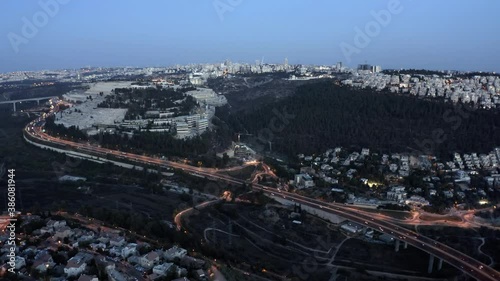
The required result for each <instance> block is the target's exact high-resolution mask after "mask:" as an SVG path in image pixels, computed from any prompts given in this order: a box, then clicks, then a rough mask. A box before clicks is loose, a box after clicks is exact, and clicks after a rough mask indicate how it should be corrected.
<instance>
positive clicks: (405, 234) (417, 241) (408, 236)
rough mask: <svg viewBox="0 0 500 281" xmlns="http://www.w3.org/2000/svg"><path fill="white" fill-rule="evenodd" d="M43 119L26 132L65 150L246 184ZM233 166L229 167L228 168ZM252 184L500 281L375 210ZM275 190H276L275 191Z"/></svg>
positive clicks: (482, 277) (491, 280)
mask: <svg viewBox="0 0 500 281" xmlns="http://www.w3.org/2000/svg"><path fill="white" fill-rule="evenodd" d="M43 126H44V120H43V119H41V118H40V119H37V120H34V121H32V122H30V123H29V124H28V125H27V126H26V127H25V128H24V133H25V134H26V135H28V136H29V137H30V138H31V139H32V140H38V141H42V142H43V143H47V142H49V143H53V144H58V145H63V146H65V147H66V149H65V150H70V151H74V150H76V151H78V152H80V153H84V154H85V153H87V154H89V153H91V154H90V155H92V156H95V155H96V154H97V155H100V156H101V157H105V156H106V155H113V156H115V157H117V158H122V159H126V160H128V161H132V162H137V163H141V164H149V165H154V166H157V167H161V168H167V167H172V168H176V169H181V170H183V171H187V172H190V173H192V174H193V175H197V176H202V177H205V178H208V179H213V180H222V181H226V182H229V183H233V184H243V183H245V182H246V181H244V180H240V179H236V178H233V177H231V176H228V175H223V174H219V173H218V172H220V171H224V170H216V169H210V168H198V167H193V166H189V165H186V164H183V163H178V162H173V161H167V160H163V159H160V158H155V157H149V156H144V155H137V154H132V153H125V152H120V151H116V150H110V149H106V148H101V147H95V146H91V145H90V144H86V143H76V142H71V141H66V140H62V139H59V138H55V137H52V136H49V135H48V134H45V133H44V132H43ZM227 170H230V169H227ZM252 188H253V189H254V190H256V191H262V192H263V193H264V194H266V195H267V196H270V197H276V196H278V197H282V198H283V199H285V200H288V201H290V202H292V203H300V204H303V205H306V206H310V207H312V208H315V209H317V210H322V211H325V212H328V213H332V214H336V215H339V216H341V217H343V218H346V219H348V220H351V221H354V222H358V223H361V224H365V225H366V226H368V227H371V228H373V229H377V230H379V231H382V232H386V233H389V234H391V235H394V236H395V237H397V238H398V239H400V240H401V241H404V242H407V243H408V244H410V245H412V246H414V247H416V248H419V249H421V250H423V251H425V252H427V253H429V254H431V255H434V256H436V257H437V258H440V259H443V260H444V261H445V262H447V263H449V264H451V265H452V266H454V267H456V268H457V269H459V270H461V271H462V272H464V273H466V274H467V275H469V276H471V277H473V278H475V279H477V280H485V281H486V280H488V281H498V280H500V273H499V272H497V271H496V270H494V269H492V268H491V267H488V266H487V265H486V264H483V263H481V262H479V261H477V260H475V259H473V258H471V257H469V256H467V255H465V254H463V253H461V252H459V251H457V250H455V249H453V248H451V247H448V246H446V245H444V244H442V243H439V242H437V241H434V240H432V239H430V238H427V237H425V236H422V235H420V234H418V233H416V232H414V231H411V230H407V229H405V228H402V227H400V226H399V225H397V224H395V223H394V222H392V221H389V220H385V219H383V218H380V217H377V216H374V214H365V213H363V212H360V211H357V210H353V209H351V208H349V207H347V206H345V205H344V204H339V203H326V202H323V201H320V200H316V199H312V198H308V197H306V196H301V195H298V194H295V193H291V192H286V191H279V192H278V191H277V190H276V189H272V188H269V187H267V186H263V185H261V184H255V183H254V184H253V185H252ZM275 193H276V194H275Z"/></svg>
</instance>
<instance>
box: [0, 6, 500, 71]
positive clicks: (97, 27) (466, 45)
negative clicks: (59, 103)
mask: <svg viewBox="0 0 500 281" xmlns="http://www.w3.org/2000/svg"><path fill="white" fill-rule="evenodd" d="M55 1H58V0H40V1H28V0H2V1H1V2H0V72H7V71H17V70H41V69H60V68H79V67H83V66H168V65H172V64H177V63H178V64H187V63H204V62H218V61H223V60H226V59H229V60H231V61H239V62H252V63H253V62H254V61H255V60H256V59H261V58H262V57H264V60H265V62H269V63H273V62H274V63H275V62H283V60H284V58H285V57H287V58H288V60H289V62H290V63H292V64H297V63H302V64H334V63H336V62H337V61H342V62H344V64H346V65H348V66H355V65H357V64H358V63H363V62H365V61H367V62H368V63H371V64H377V65H381V66H382V67H383V68H386V69H387V68H426V69H456V70H482V71H497V72H500V55H499V50H500V17H499V14H498V13H499V11H500V1H497V0H470V1H465V0H418V1H417V0H414V1H410V0H408V1H406V0H400V9H401V10H400V12H399V13H391V18H390V20H389V21H388V22H387V24H385V23H384V25H385V26H383V25H381V24H379V23H377V25H378V26H379V27H380V28H379V30H376V29H372V30H371V35H372V36H369V37H368V38H369V42H368V43H367V44H362V45H360V44H356V40H355V38H356V34H357V32H356V27H357V28H359V29H360V30H365V28H366V27H367V26H369V25H370V24H369V23H370V22H371V21H374V16H373V15H372V11H374V12H379V11H380V10H387V9H388V4H389V3H390V2H391V1H394V0H363V1H362V0H349V1H334V0H314V1H311V0H272V1H271V0H157V1H153V0H151V1H144V0H143V1H130V0H105V1H103V0H85V1H80V0H64V1H63V0H59V1H60V2H67V3H65V4H62V3H61V4H58V5H57V6H56V7H57V9H56V8H53V9H52V10H54V11H55V12H53V13H52V12H50V14H49V13H48V12H45V10H44V8H43V7H42V5H40V3H49V2H52V3H58V2H55ZM396 2H398V1H396ZM232 4H234V5H232ZM52 6H53V5H52ZM217 8H218V9H219V10H217ZM224 9H225V10H224ZM57 10H58V11H57ZM44 15H45V17H44ZM23 18H24V20H23ZM27 21H28V22H29V24H27V23H26V22H27ZM37 21H38V22H37ZM44 21H45V22H44ZM30 24H33V26H34V27H35V28H36V31H35V32H33V30H29V28H26V25H30ZM33 26H32V27H33ZM372 27H373V26H372ZM23 29H24V32H23ZM28 31H31V33H30V32H28ZM23 33H24V34H23ZM26 35H28V36H26ZM342 43H344V45H343V46H346V44H347V45H349V46H352V47H355V48H356V50H357V52H355V53H352V54H351V55H350V57H349V58H347V57H346V55H345V52H343V51H342V48H341V46H342ZM358 43H359V42H358ZM363 43H366V42H363ZM16 49H17V52H16Z"/></svg>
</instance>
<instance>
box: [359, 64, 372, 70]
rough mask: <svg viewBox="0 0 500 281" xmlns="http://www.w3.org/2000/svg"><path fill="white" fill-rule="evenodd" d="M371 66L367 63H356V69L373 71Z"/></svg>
mask: <svg viewBox="0 0 500 281" xmlns="http://www.w3.org/2000/svg"><path fill="white" fill-rule="evenodd" d="M372 68H373V67H372V66H371V65H369V64H359V65H358V70H369V71H373V69H372Z"/></svg>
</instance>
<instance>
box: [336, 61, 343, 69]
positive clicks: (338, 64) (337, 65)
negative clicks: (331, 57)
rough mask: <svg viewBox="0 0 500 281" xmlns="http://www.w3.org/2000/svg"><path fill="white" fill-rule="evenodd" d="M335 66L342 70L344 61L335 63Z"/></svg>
mask: <svg viewBox="0 0 500 281" xmlns="http://www.w3.org/2000/svg"><path fill="white" fill-rule="evenodd" d="M335 68H336V69H337V70H341V69H342V62H341V61H339V62H337V64H336V65H335Z"/></svg>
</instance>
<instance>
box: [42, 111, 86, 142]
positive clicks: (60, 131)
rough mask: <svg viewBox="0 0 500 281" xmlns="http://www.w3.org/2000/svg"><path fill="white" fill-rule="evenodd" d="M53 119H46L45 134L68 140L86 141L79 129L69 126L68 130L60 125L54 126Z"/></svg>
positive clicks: (52, 117)
mask: <svg viewBox="0 0 500 281" xmlns="http://www.w3.org/2000/svg"><path fill="white" fill-rule="evenodd" d="M54 120H55V117H54V116H50V117H48V118H47V119H46V122H45V129H46V130H47V133H49V134H50V135H53V136H59V137H62V138H66V139H70V140H86V139H87V135H85V134H84V133H83V132H82V131H80V128H78V127H76V126H71V127H69V128H66V127H64V125H62V124H56V123H55V122H54Z"/></svg>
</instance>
